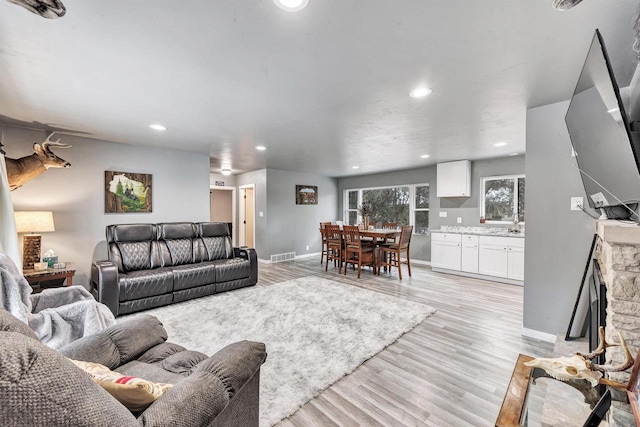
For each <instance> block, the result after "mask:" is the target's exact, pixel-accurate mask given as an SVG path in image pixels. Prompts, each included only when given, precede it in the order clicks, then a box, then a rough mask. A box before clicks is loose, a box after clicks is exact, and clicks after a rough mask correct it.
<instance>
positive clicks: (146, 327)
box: [58, 314, 167, 369]
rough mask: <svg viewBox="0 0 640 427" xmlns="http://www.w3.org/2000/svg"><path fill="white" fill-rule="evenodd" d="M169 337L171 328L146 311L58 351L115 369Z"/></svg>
mask: <svg viewBox="0 0 640 427" xmlns="http://www.w3.org/2000/svg"><path fill="white" fill-rule="evenodd" d="M166 340H167V331H166V330H165V329H164V327H163V326H162V323H161V322H160V320H158V318H157V317H154V316H151V315H149V314H142V315H139V316H135V317H132V318H130V319H127V320H123V321H121V322H119V323H117V324H115V325H113V326H111V327H109V328H107V329H105V330H103V331H100V332H98V333H96V334H93V335H89V336H86V337H84V338H80V339H79V340H76V341H74V342H72V343H71V344H68V345H66V346H64V347H62V348H61V349H59V350H58V351H59V352H60V353H62V354H63V355H65V356H67V357H69V358H71V359H74V360H84V361H85V362H93V363H100V364H102V365H105V366H106V367H108V368H109V369H115V368H117V367H118V366H120V365H124V364H125V363H128V362H130V361H132V360H134V359H137V358H138V357H139V356H140V355H141V354H143V353H144V352H146V351H147V350H149V349H150V348H152V347H155V346H156V345H158V344H162V343H163V342H165V341H166Z"/></svg>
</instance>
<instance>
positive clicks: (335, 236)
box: [324, 224, 343, 271]
mask: <svg viewBox="0 0 640 427" xmlns="http://www.w3.org/2000/svg"><path fill="white" fill-rule="evenodd" d="M324 232H325V235H326V238H327V259H326V261H325V264H324V271H327V269H328V268H329V261H333V265H334V266H335V265H336V262H337V263H338V271H340V268H342V258H343V256H342V254H343V251H342V232H341V231H340V226H339V225H332V224H327V225H325V226H324Z"/></svg>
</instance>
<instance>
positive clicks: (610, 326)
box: [596, 220, 640, 426]
mask: <svg viewBox="0 0 640 427" xmlns="http://www.w3.org/2000/svg"><path fill="white" fill-rule="evenodd" d="M596 230H597V233H598V237H599V246H598V252H597V259H598V262H599V264H600V268H601V269H602V276H603V280H604V282H605V285H606V288H607V315H606V337H607V341H608V342H612V341H613V342H617V341H618V334H617V331H620V332H621V334H622V336H623V337H624V339H625V341H626V342H627V344H628V345H629V349H630V350H631V353H632V354H633V355H634V356H635V355H636V354H637V353H638V349H639V348H640V226H637V225H632V224H624V223H621V222H619V221H612V220H605V221H600V220H599V221H596ZM623 359H624V357H623V354H622V352H621V350H620V349H619V348H618V347H613V348H611V349H607V351H606V361H607V363H620V362H622V361H623ZM629 376H630V372H616V373H611V374H610V375H609V378H610V379H612V380H614V381H618V382H621V383H624V384H626V383H628V382H629ZM623 399H624V397H623ZM609 422H610V425H611V426H633V425H635V422H634V421H633V415H632V414H631V408H630V407H629V405H628V404H625V403H623V402H616V401H614V402H613V405H612V408H611V411H610V414H609Z"/></svg>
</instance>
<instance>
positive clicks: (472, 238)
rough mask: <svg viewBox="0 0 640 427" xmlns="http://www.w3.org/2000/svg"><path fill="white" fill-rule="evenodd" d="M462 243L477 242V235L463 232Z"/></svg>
mask: <svg viewBox="0 0 640 427" xmlns="http://www.w3.org/2000/svg"><path fill="white" fill-rule="evenodd" d="M462 243H475V244H478V236H477V235H473V234H463V235H462Z"/></svg>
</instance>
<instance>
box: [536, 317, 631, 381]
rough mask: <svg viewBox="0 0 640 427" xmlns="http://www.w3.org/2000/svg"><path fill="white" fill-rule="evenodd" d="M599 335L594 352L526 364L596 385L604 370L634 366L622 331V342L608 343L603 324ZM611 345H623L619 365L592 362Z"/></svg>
mask: <svg viewBox="0 0 640 427" xmlns="http://www.w3.org/2000/svg"><path fill="white" fill-rule="evenodd" d="M598 335H599V337H600V339H599V343H600V344H599V345H598V348H596V349H595V350H594V351H593V352H592V353H589V354H581V353H576V354H574V355H573V356H571V357H557V358H554V359H545V358H538V359H533V360H532V361H530V362H526V363H525V365H527V366H533V367H534V368H542V369H544V370H545V371H546V372H547V374H549V375H550V376H552V377H553V378H555V379H557V380H561V381H569V380H587V381H589V382H590V383H591V385H592V386H593V387H595V386H596V385H598V382H599V381H600V379H601V378H602V373H603V372H619V371H624V370H627V369H629V368H630V367H632V366H633V362H634V361H633V356H631V351H629V347H628V346H627V343H626V342H625V341H624V338H622V335H621V334H620V332H618V337H619V338H620V344H615V343H608V342H607V341H606V339H605V336H604V328H603V327H602V326H601V327H600V329H598ZM609 347H622V350H623V351H624V356H625V361H624V362H623V363H621V364H619V365H598V364H595V363H593V362H591V359H593V358H594V357H596V356H598V355H599V354H602V353H603V352H604V351H605V350H606V349H607V348H609Z"/></svg>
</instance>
